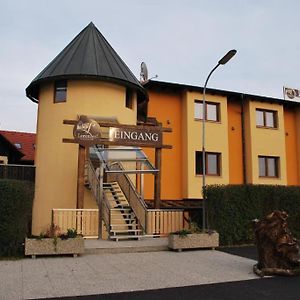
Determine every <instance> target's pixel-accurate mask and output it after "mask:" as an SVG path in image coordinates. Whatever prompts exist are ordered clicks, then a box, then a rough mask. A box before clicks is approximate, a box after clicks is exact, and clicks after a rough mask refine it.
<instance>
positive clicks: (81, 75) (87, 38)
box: [26, 22, 146, 102]
mask: <svg viewBox="0 0 300 300" xmlns="http://www.w3.org/2000/svg"><path fill="white" fill-rule="evenodd" d="M59 79H96V80H102V81H110V82H115V83H117V84H120V85H123V86H127V87H131V88H133V89H136V90H137V91H139V94H140V93H142V94H145V93H146V92H145V90H144V88H143V87H142V86H141V84H140V83H139V81H138V80H137V78H136V77H135V76H134V75H133V73H132V72H131V71H130V69H129V68H128V67H127V65H126V64H125V63H124V61H123V60H122V59H121V58H120V56H119V55H118V54H117V53H116V51H115V50H114V49H113V48H112V47H111V45H110V44H109V43H108V42H107V40H106V39H105V38H104V36H103V35H102V34H101V33H100V31H99V30H98V29H97V28H96V27H95V25H94V24H93V23H92V22H91V23H90V24H89V25H88V26H87V27H86V28H84V29H83V30H82V31H81V32H80V33H79V34H78V35H77V36H76V37H75V38H74V39H73V40H72V41H71V42H70V44H68V45H67V46H66V47H65V48H64V49H63V50H62V51H61V52H60V53H59V54H58V55H57V56H56V57H55V58H54V59H53V60H52V61H51V62H50V63H49V64H48V65H47V66H46V67H45V68H44V70H43V71H42V72H40V73H39V74H38V75H37V76H36V77H35V78H34V79H33V81H32V82H31V83H30V85H29V86H28V87H27V88H26V96H27V97H29V98H30V99H31V100H32V101H34V102H38V91H39V86H40V84H41V83H43V82H47V81H53V80H59Z"/></svg>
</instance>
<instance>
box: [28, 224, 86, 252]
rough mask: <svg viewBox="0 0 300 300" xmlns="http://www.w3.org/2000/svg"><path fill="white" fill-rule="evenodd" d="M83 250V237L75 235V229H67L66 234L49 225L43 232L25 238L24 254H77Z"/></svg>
mask: <svg viewBox="0 0 300 300" xmlns="http://www.w3.org/2000/svg"><path fill="white" fill-rule="evenodd" d="M83 252H84V240H83V237H82V236H80V235H77V232H76V230H75V229H68V231H67V233H66V234H61V233H60V228H59V227H58V226H56V225H54V224H53V225H51V226H50V227H49V229H48V230H47V232H46V233H45V234H43V233H41V234H40V235H39V236H38V237H32V238H26V239H25V255H31V256H32V257H33V258H35V256H36V255H61V254H73V255H74V256H77V255H78V254H81V253H83Z"/></svg>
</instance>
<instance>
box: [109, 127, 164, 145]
mask: <svg viewBox="0 0 300 300" xmlns="http://www.w3.org/2000/svg"><path fill="white" fill-rule="evenodd" d="M109 141H110V142H112V143H114V144H116V145H124V146H126V145H131V146H141V147H142V146H152V147H161V146H162V131H161V130H158V129H155V128H149V127H147V128H144V127H138V126H135V127H132V128H130V127H121V126H120V127H110V128H109Z"/></svg>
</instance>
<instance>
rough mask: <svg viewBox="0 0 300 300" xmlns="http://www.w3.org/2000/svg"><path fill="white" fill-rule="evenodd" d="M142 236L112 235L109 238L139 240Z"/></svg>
mask: <svg viewBox="0 0 300 300" xmlns="http://www.w3.org/2000/svg"><path fill="white" fill-rule="evenodd" d="M141 237H142V236H140V235H112V236H110V237H109V238H110V239H111V240H116V241H118V240H131V239H135V240H139V239H140V238H141Z"/></svg>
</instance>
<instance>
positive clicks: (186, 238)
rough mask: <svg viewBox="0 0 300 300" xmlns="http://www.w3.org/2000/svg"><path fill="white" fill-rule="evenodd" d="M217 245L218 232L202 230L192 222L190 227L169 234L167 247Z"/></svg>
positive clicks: (188, 247) (185, 247)
mask: <svg viewBox="0 0 300 300" xmlns="http://www.w3.org/2000/svg"><path fill="white" fill-rule="evenodd" d="M218 246H219V234H218V232H216V231H214V230H206V231H202V230H200V229H199V227H198V226H197V225H195V224H193V223H191V224H190V228H189V229H188V230H187V229H183V230H180V231H177V232H173V233H170V234H169V237H168V247H169V248H170V249H173V250H177V251H182V249H201V248H211V249H215V248H216V247H218Z"/></svg>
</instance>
